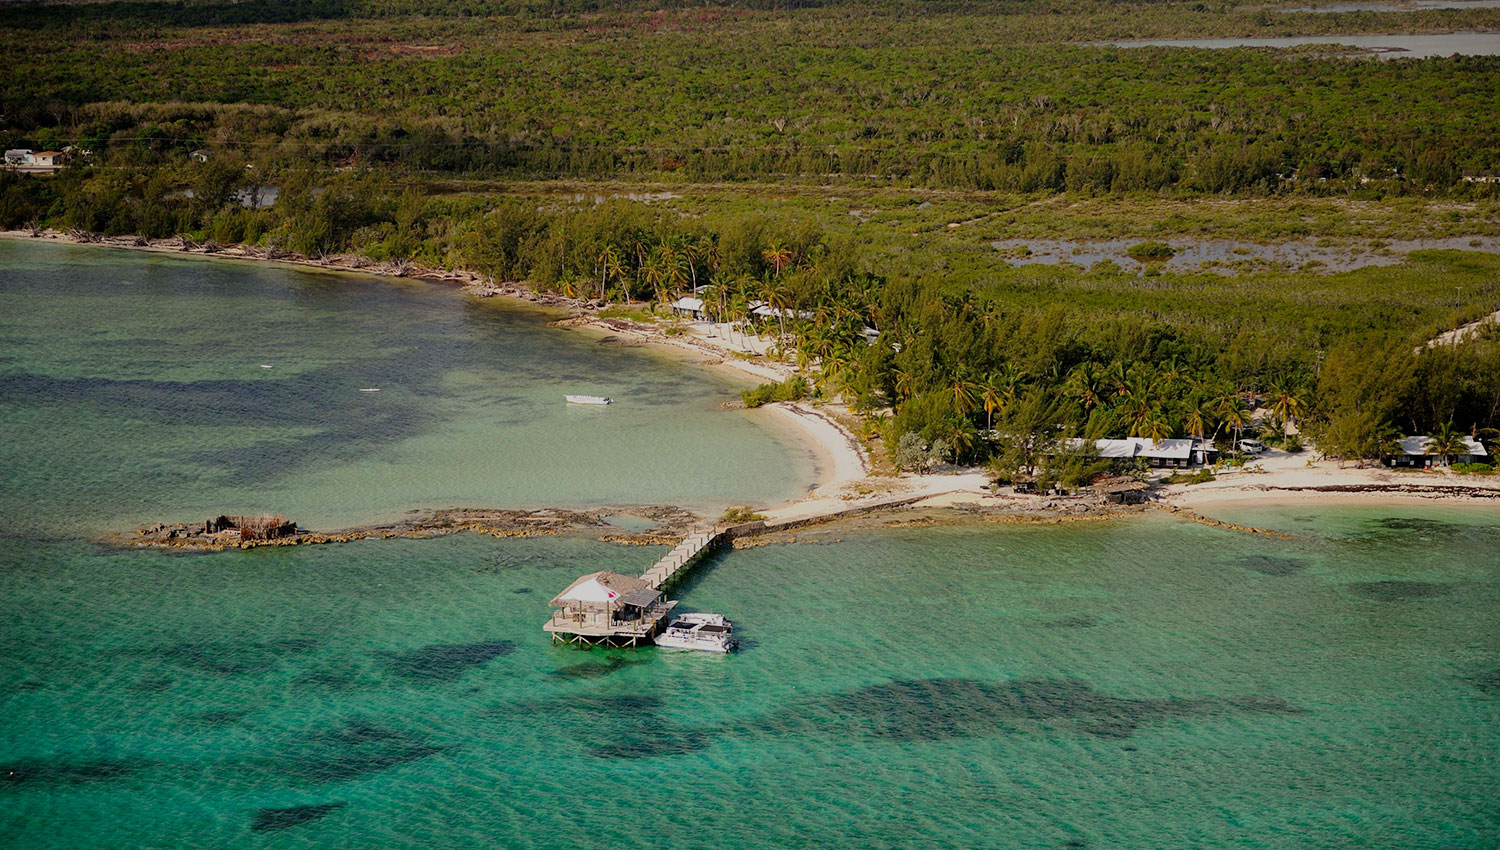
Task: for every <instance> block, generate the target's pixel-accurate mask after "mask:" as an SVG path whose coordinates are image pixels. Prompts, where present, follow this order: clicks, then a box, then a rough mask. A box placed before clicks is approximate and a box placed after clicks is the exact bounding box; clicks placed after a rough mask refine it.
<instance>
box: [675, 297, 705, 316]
mask: <svg viewBox="0 0 1500 850" xmlns="http://www.w3.org/2000/svg"><path fill="white" fill-rule="evenodd" d="M672 312H673V313H676V314H677V315H679V316H686V317H688V318H689V319H692V320H693V321H695V322H702V321H706V320H707V319H708V308H707V307H706V306H705V305H704V303H703V299H702V298H695V297H693V296H691V295H686V296H683V297H682V298H679V299H677V300H676V301H673V302H672Z"/></svg>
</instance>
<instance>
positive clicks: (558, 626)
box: [542, 571, 677, 646]
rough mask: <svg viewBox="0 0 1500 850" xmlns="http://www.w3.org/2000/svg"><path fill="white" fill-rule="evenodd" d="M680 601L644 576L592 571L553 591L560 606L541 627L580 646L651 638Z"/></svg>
mask: <svg viewBox="0 0 1500 850" xmlns="http://www.w3.org/2000/svg"><path fill="white" fill-rule="evenodd" d="M676 604H677V603H676V602H675V601H667V602H663V601H662V598H661V591H659V590H657V589H655V588H653V587H652V586H651V585H650V584H648V583H646V582H645V581H642V580H641V579H638V578H632V577H631V576H627V575H621V574H620V573H614V572H609V571H602V572H597V573H589V574H588V575H586V576H583V577H582V578H579V579H578V580H577V581H575V582H573V583H572V584H570V585H568V588H567V589H566V590H564V591H563V592H562V593H559V594H557V596H555V597H553V599H552V603H551V605H552V607H553V608H556V609H557V610H556V611H554V612H552V619H551V620H549V621H547V624H546V625H545V626H543V627H542V628H544V629H545V630H547V631H548V632H550V633H551V634H552V639H553V640H554V641H562V642H563V643H571V644H578V645H581V646H595V645H608V646H636V645H638V644H643V643H644V644H649V643H650V642H651V639H652V637H654V636H655V635H656V633H657V632H658V631H659V630H660V629H661V626H662V625H663V624H664V623H665V622H666V618H667V614H668V613H669V612H670V611H671V610H672V608H673V606H675V605H676Z"/></svg>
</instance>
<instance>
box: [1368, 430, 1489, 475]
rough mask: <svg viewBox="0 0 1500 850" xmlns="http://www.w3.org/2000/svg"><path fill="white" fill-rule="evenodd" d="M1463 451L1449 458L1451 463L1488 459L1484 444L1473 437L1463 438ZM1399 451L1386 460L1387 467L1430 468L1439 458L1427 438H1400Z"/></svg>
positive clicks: (1420, 436)
mask: <svg viewBox="0 0 1500 850" xmlns="http://www.w3.org/2000/svg"><path fill="white" fill-rule="evenodd" d="M1462 439H1463V443H1464V450H1463V451H1462V452H1461V453H1459V454H1456V455H1453V456H1452V457H1451V458H1449V459H1450V460H1451V461H1452V462H1453V463H1478V462H1482V461H1483V460H1484V459H1485V458H1487V457H1489V452H1487V451H1485V448H1484V444H1483V443H1481V442H1479V441H1478V440H1476V439H1474V438H1473V437H1463V438H1462ZM1400 445H1401V451H1400V452H1399V453H1398V454H1396V455H1395V456H1393V457H1390V458H1387V459H1386V464H1387V465H1389V466H1393V467H1396V466H1411V467H1417V468H1424V469H1425V468H1430V467H1432V466H1433V465H1434V464H1436V463H1438V462H1439V461H1440V460H1441V458H1439V457H1438V456H1437V455H1436V454H1434V453H1433V452H1432V438H1431V437H1428V436H1422V435H1419V436H1414V437H1402V438H1401V440H1400Z"/></svg>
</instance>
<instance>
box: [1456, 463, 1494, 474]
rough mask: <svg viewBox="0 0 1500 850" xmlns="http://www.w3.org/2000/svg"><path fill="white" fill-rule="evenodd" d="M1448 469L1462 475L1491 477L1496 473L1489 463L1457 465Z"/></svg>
mask: <svg viewBox="0 0 1500 850" xmlns="http://www.w3.org/2000/svg"><path fill="white" fill-rule="evenodd" d="M1448 468H1449V469H1451V470H1453V471H1454V472H1457V473H1459V474H1461V475H1489V474H1491V473H1493V472H1494V471H1495V467H1493V466H1490V465H1489V464H1487V463H1455V464H1453V465H1452V466H1450V467H1448Z"/></svg>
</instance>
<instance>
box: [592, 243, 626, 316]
mask: <svg viewBox="0 0 1500 850" xmlns="http://www.w3.org/2000/svg"><path fill="white" fill-rule="evenodd" d="M595 266H596V267H597V268H598V269H599V300H600V301H603V300H604V289H605V286H606V285H607V284H608V283H609V281H610V280H611V279H613V278H616V277H619V276H620V275H622V274H624V273H625V270H624V269H622V268H621V267H620V253H619V252H618V251H616V250H615V246H613V245H605V246H604V250H603V251H600V252H599V257H598V260H597V261H596V263H595ZM625 291H626V298H627V303H628V299H629V292H630V290H629V289H628V288H627V289H626V290H625Z"/></svg>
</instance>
